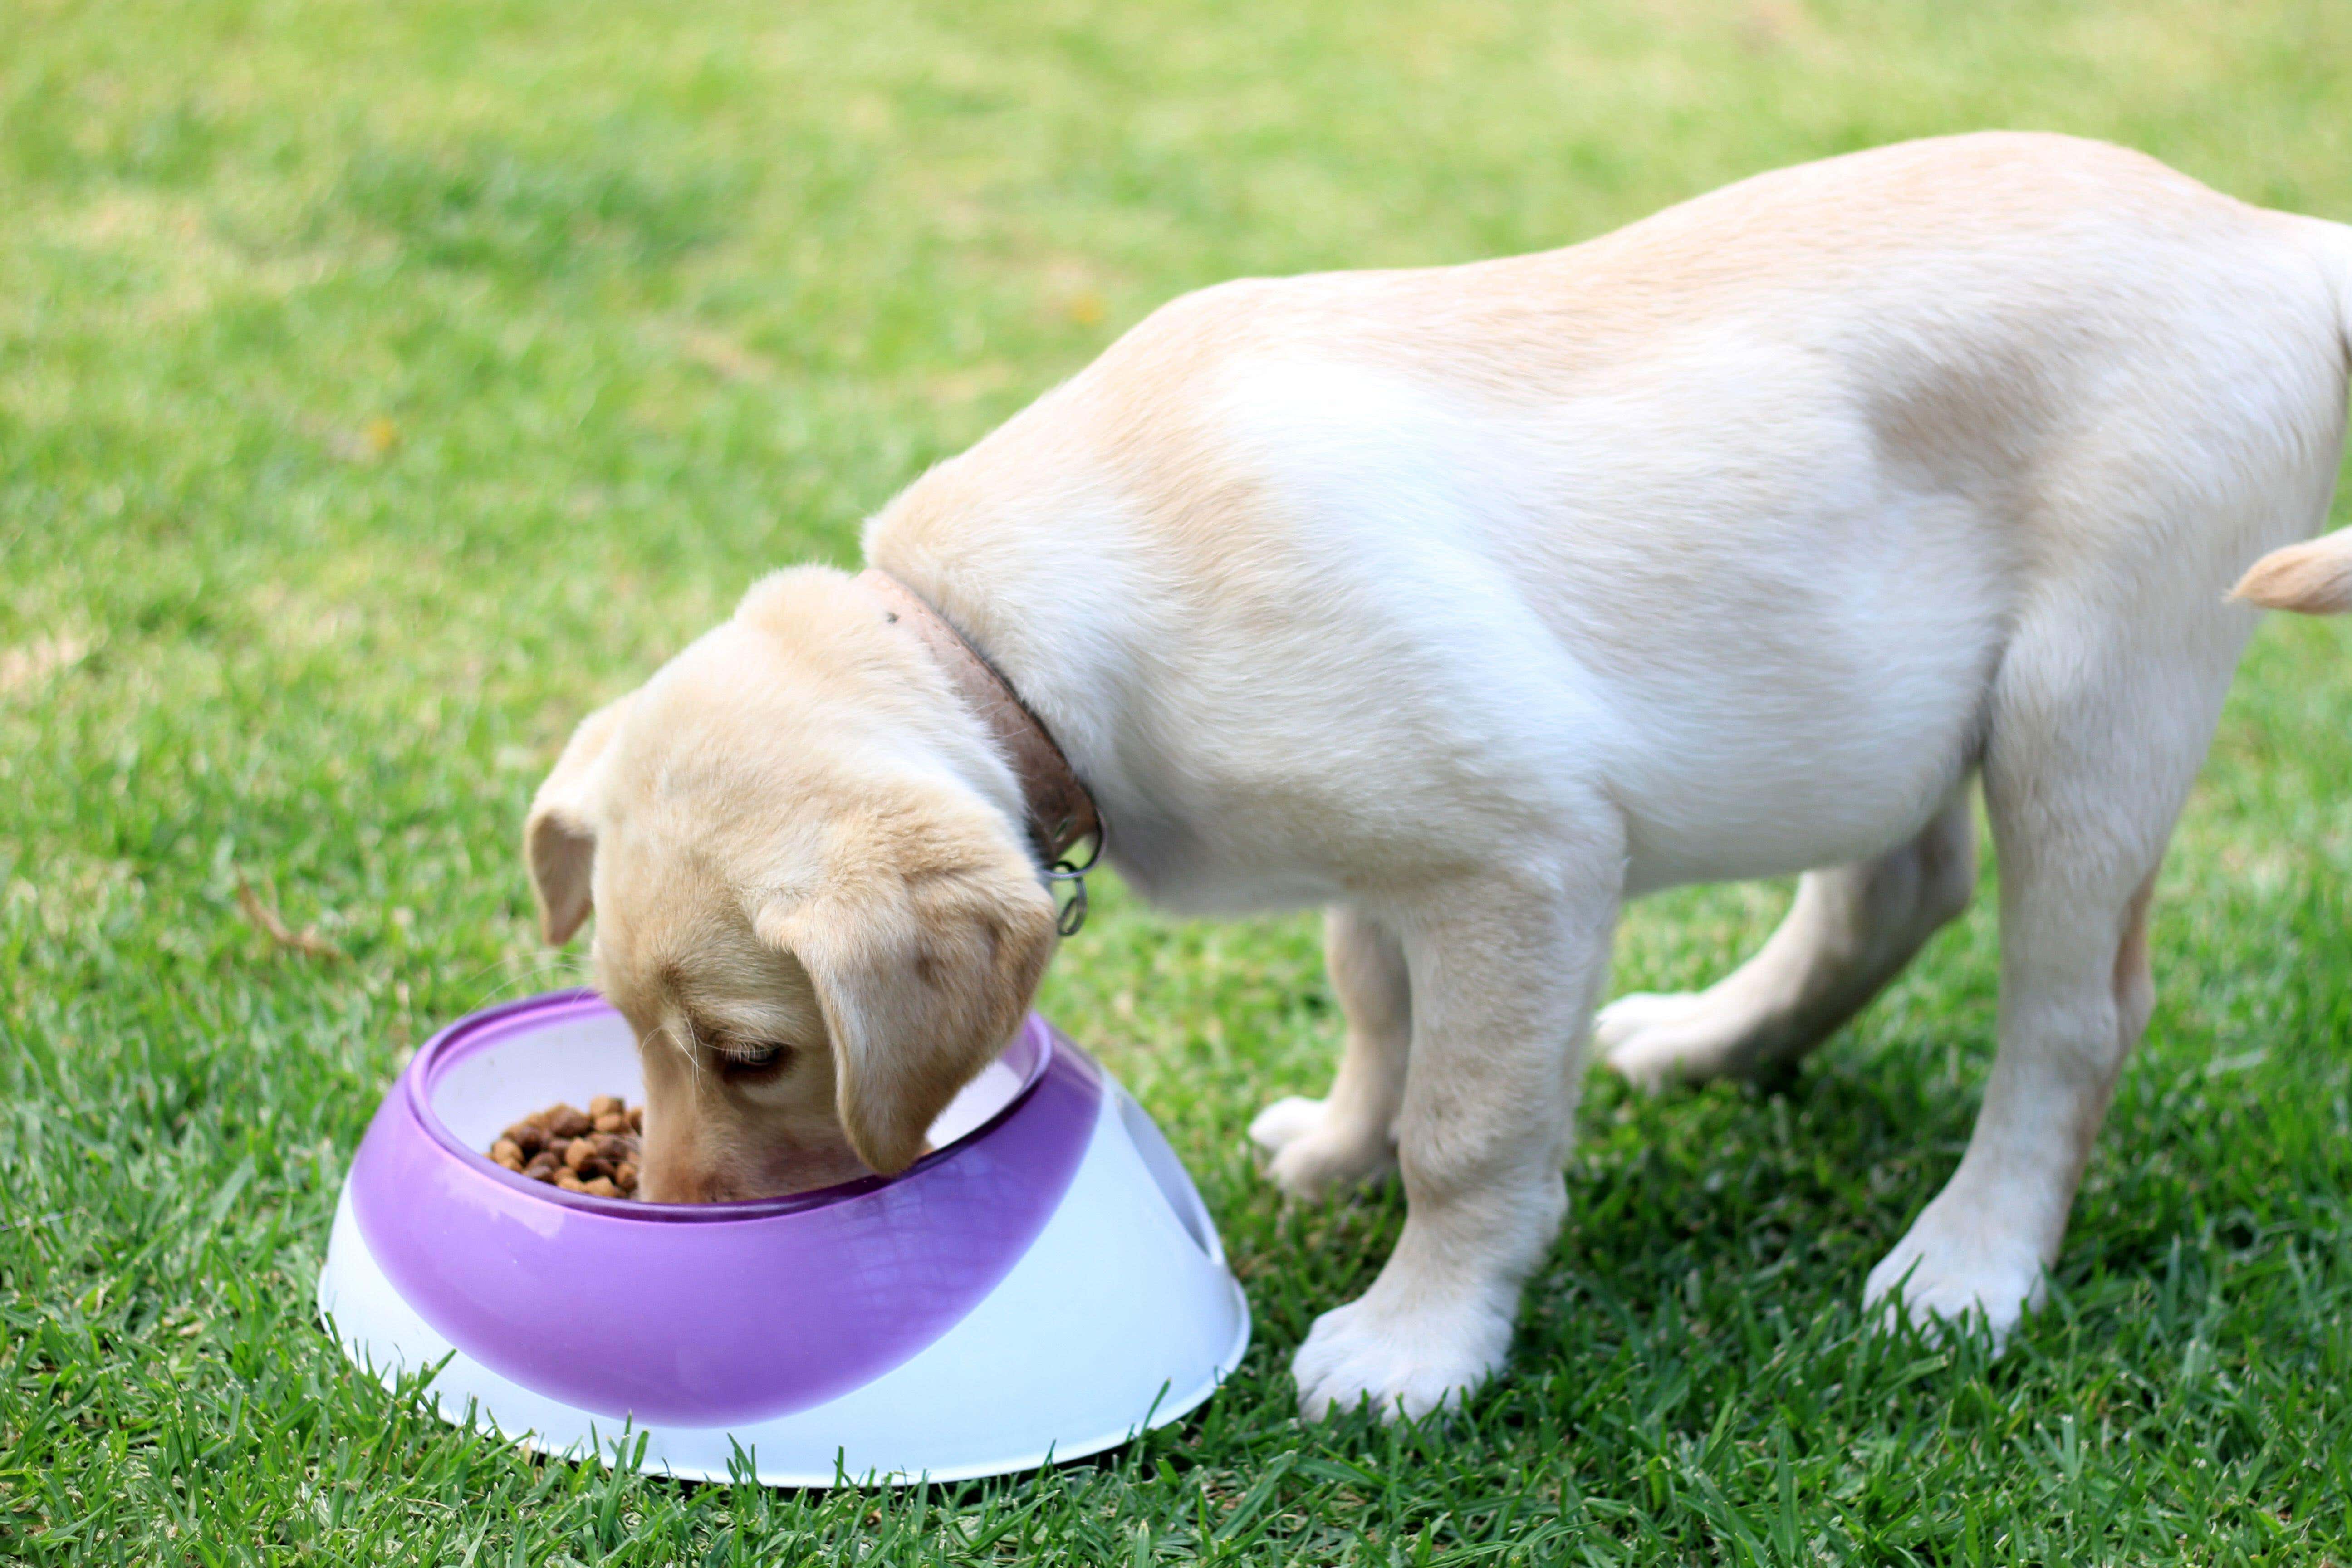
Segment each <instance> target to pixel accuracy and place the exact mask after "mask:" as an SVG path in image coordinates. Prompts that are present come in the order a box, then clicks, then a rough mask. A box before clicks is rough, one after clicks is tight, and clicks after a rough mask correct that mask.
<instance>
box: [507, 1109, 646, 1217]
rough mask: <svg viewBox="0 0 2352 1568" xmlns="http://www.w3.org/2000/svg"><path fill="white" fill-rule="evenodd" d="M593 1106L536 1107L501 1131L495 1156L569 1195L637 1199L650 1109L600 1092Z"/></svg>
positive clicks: (510, 1167) (536, 1179)
mask: <svg viewBox="0 0 2352 1568" xmlns="http://www.w3.org/2000/svg"><path fill="white" fill-rule="evenodd" d="M588 1105H589V1109H588V1110H585V1111H583V1110H579V1109H578V1108H577V1107H574V1106H572V1105H568V1104H563V1103H558V1104H554V1105H551V1106H549V1107H547V1108H546V1109H545V1110H534V1111H532V1112H531V1113H530V1115H529V1116H526V1117H523V1118H522V1119H521V1120H520V1121H517V1122H516V1123H515V1124H514V1125H513V1126H511V1127H509V1128H508V1129H507V1130H506V1131H504V1132H501V1133H499V1136H498V1139H497V1141H496V1142H493V1143H492V1144H491V1145H490V1158H491V1159H492V1160H493V1161H495V1162H497V1163H499V1164H500V1165H502V1166H504V1167H505V1168H506V1169H508V1170H509V1171H520V1173H522V1174H523V1175H526V1176H528V1177H530V1179H531V1180H532V1181H535V1182H546V1183H549V1184H551V1185H554V1186H558V1187H561V1188H562V1189H563V1190H564V1191H565V1192H568V1193H594V1194H597V1195H598V1196H600V1197H635V1196H636V1192H637V1184H638V1179H639V1178H638V1172H637V1161H638V1157H639V1154H638V1152H639V1149H640V1148H641V1146H642V1142H643V1140H642V1138H641V1136H640V1134H642V1132H643V1131H644V1130H645V1125H646V1111H645V1107H643V1106H641V1105H639V1106H632V1105H630V1104H629V1103H628V1102H627V1101H626V1100H623V1099H622V1098H621V1097H620V1096H619V1095H617V1094H600V1095H597V1096H596V1097H595V1098H594V1099H593V1100H590V1101H589V1102H588Z"/></svg>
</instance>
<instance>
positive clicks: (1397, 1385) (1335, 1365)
mask: <svg viewBox="0 0 2352 1568" xmlns="http://www.w3.org/2000/svg"><path fill="white" fill-rule="evenodd" d="M1510 1346H1511V1321H1510V1319H1509V1318H1508V1317H1507V1315H1505V1314H1502V1313H1499V1312H1495V1311H1491V1310H1487V1309H1486V1308H1484V1307H1477V1306H1469V1307H1463V1306H1456V1307H1453V1308H1449V1309H1432V1308H1423V1310H1419V1311H1415V1312H1398V1311H1394V1310H1389V1311H1383V1310H1381V1309H1380V1308H1379V1307H1378V1306H1376V1305H1374V1304H1373V1302H1372V1301H1371V1300H1370V1298H1367V1299H1365V1300H1360V1301H1350V1302H1349V1303H1348V1304H1347V1305H1346V1306H1344V1307H1335V1308H1333V1309H1332V1310H1330V1311H1328V1312H1326V1313H1324V1314H1323V1315H1322V1316H1321V1317H1319V1318H1318V1319H1316V1320H1315V1327H1314V1328H1313V1329H1312V1330H1310V1331H1308V1332H1307V1342H1306V1343H1305V1344H1303V1345H1300V1346H1299V1347H1298V1353H1297V1355H1295V1356H1293V1357H1292V1358H1291V1362H1290V1373H1291V1375H1292V1376H1293V1377H1294V1378H1296V1379H1297V1382H1298V1409H1299V1414H1300V1415H1304V1416H1306V1417H1307V1419H1308V1420H1310V1421H1319V1420H1321V1419H1322V1418H1323V1417H1324V1416H1326V1415H1329V1414H1331V1413H1332V1412H1333V1411H1335V1410H1336V1411H1349V1410H1353V1409H1355V1408H1356V1407H1357V1406H1358V1405H1361V1404H1363V1403H1364V1402H1366V1401H1367V1400H1369V1401H1370V1403H1371V1406H1372V1408H1373V1409H1374V1410H1375V1411H1377V1412H1378V1413H1379V1414H1380V1415H1381V1419H1382V1420H1388V1421H1392V1420H1394V1419H1396V1418H1397V1416H1399V1415H1405V1416H1410V1417H1413V1418H1416V1419H1417V1418H1419V1417H1421V1416H1423V1415H1428V1414H1429V1413H1430V1412H1431V1411H1433V1410H1436V1409H1440V1408H1442V1407H1444V1406H1448V1405H1459V1404H1461V1402H1462V1401H1463V1400H1464V1399H1465V1398H1466V1397H1467V1396H1468V1395H1469V1394H1470V1393H1471V1392H1472V1391H1473V1390H1475V1389H1476V1388H1477V1387H1478V1385H1479V1384H1483V1383H1485V1382H1486V1380H1487V1379H1488V1378H1490V1377H1492V1376H1494V1375H1495V1373H1496V1372H1498V1371H1500V1370H1501V1369H1502V1365H1503V1358H1504V1356H1505V1354H1506V1353H1507V1352H1508V1351H1509V1350H1510Z"/></svg>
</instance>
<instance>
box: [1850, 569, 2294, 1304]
mask: <svg viewBox="0 0 2352 1568" xmlns="http://www.w3.org/2000/svg"><path fill="white" fill-rule="evenodd" d="M2213 575H2214V576H2217V577H2218V576H2219V575H2221V574H2219V573H2216V574H2213ZM2070 586H2071V584H2070ZM2084 596H2085V597H2087V595H2084ZM2148 597H2149V598H2155V599H2157V602H2155V603H2153V604H2150V603H2147V602H2146V601H2143V602H2141V603H2137V604H2133V603H2129V602H2126V604H2125V605H2120V606H2118V605H2112V604H2111V605H2096V606H2095V607H2094V610H2093V613H2092V614H2090V615H2087V616H2086V615H2085V614H2084V607H2083V605H2081V603H2080V601H2079V599H2077V600H2060V599H2058V597H2057V596H2056V595H2053V603H2051V604H2050V605H2046V606H2044V608H2043V611H2042V616H2041V617H2040V619H2041V620H2042V623H2043V624H2041V625H2036V624H2034V620H2033V618H2029V620H2028V622H2027V624H2026V625H2025V626H2023V627H2022V628H2021V631H2020V633H2019V635H2018V636H2017V637H2016V638H2015V639H2014V640H2013V641H2012V643H2011V647H2010V649H2009V651H2008V653H2007V654H2006V655H2005V657H2004V658H2003V661H2002V667H2001V674H2000V679H1999V680H1998V681H1997V683H1996V686H1995V690H1994V694H1993V704H1992V712H1991V725H1990V731H1989V737H1988V742H1987V748H1986V755H1985V763H1984V788H1985V806H1986V811H1987V814H1988V816H1990V819H1991V822H1992V832H1993V842H1994V845H1995V847H1997V848H1998V850H1999V851H2000V1013H1999V1029H2000V1047H1999V1049H1998V1050H1997V1051H1996V1053H1995V1055H1994V1058H1993V1065H1992V1073H1991V1076H1990V1079H1988V1080H1987V1082H1986V1084H1985V1091H1984V1106H1983V1109H1982V1110H1980V1111H1979V1114H1978V1117H1977V1124H1976V1129H1975V1131H1974V1132H1973V1133H1972V1134H1971V1135H1970V1137H1969V1146H1968V1152H1966V1153H1965V1154H1964V1155H1963V1156H1962V1157H1961V1160H1960V1164H1959V1169H1958V1171H1956V1172H1955V1173H1953V1175H1952V1178H1951V1180H1950V1182H1949V1183H1948V1184H1946V1185H1945V1187H1944V1189H1943V1191H1942V1192H1940V1193H1938V1194H1936V1196H1935V1198H1934V1199H1933V1200H1932V1201H1930V1202H1929V1203H1928V1205H1927V1207H1926V1208H1925V1209H1923V1210H1922V1211H1921V1212H1920V1214H1919V1215H1918V1217H1917V1218H1916V1219H1915V1220H1914V1221H1913V1222H1912V1224H1911V1226H1910V1229H1909V1230H1908V1231H1907V1232H1906V1234H1905V1235H1904V1237H1903V1238H1902V1240H1900V1241H1899V1242H1897V1243H1896V1244H1895V1247H1894V1249H1893V1250H1892V1251H1891V1252H1889V1253H1888V1254H1887V1256H1886V1257H1885V1259H1884V1260H1882V1261H1881V1262H1880V1263H1879V1265H1878V1266H1877V1267H1876V1268H1873V1269H1872V1270H1871V1271H1870V1279H1869V1281H1868V1284H1867V1285H1866V1287H1865V1299H1866V1300H1869V1301H1870V1302H1872V1303H1874V1304H1875V1303H1880V1302H1883V1301H1885V1300H1886V1299H1887V1298H1888V1297H1889V1295H1890V1294H1891V1293H1893V1292H1895V1291H1897V1290H1899V1291H1900V1292H1901V1296H1902V1300H1903V1304H1904V1308H1905V1310H1906V1312H1907V1314H1908V1315H1909V1316H1910V1317H1911V1319H1912V1320H1913V1321H1915V1322H1917V1323H1919V1324H1921V1325H1922V1326H1927V1325H1929V1324H1932V1323H1933V1322H1934V1321H1936V1320H1938V1319H1958V1318H1962V1317H1975V1316H1978V1315H1979V1314H1980V1315H1981V1317H1982V1319H1983V1320H1984V1321H1985V1322H1986V1323H1987V1324H1988V1325H1989V1327H1990V1329H1991V1331H1992V1332H1993V1334H1994V1335H1995V1336H1996V1337H1997V1338H2000V1337H2005V1336H2006V1335H2007V1334H2008V1333H2009V1331H2011V1329H2012V1328H2014V1327H2015V1326H2016V1324H2017V1322H2018V1321H2019V1320H2020V1319H2021V1317H2022V1316H2023V1315H2024V1314H2025V1313H2026V1312H2028V1311H2030V1310H2032V1309H2033V1308H2034V1307H2035V1306H2036V1305H2037V1304H2038V1303H2039V1302H2040V1301H2041V1300H2042V1297H2043V1294H2044V1293H2045V1290H2046V1289H2047V1287H2046V1283H2045V1279H2044V1271H2045V1270H2046V1269H2047V1268H2049V1267H2050V1266H2051V1265H2052V1264H2053V1263H2054V1262H2055V1261H2056V1260H2057V1258H2058V1249H2059V1246H2060V1243H2061V1242H2062V1241H2063V1239H2064V1237H2065V1234H2066V1222H2067V1215H2068V1213H2069V1211H2070V1210H2071V1209H2072V1208H2073V1206H2074V1191H2075V1188H2076V1186H2077V1185H2078V1184H2080V1182H2081V1181H2082V1176H2083V1170H2084V1164H2085V1163H2086V1162H2087V1161H2088V1160H2089V1158H2090V1153H2091V1145H2092V1142H2093V1140H2094V1139H2095V1137H2096V1136H2097V1134H2098V1130H2099V1123H2100V1121H2102V1120H2103V1119H2104V1118H2105V1115H2106V1110H2107V1102H2108V1100H2109V1099H2110V1097H2111V1096H2112V1095H2113V1094H2114V1092H2115V1087H2116V1078H2117V1076H2118V1074H2119V1073H2120V1072H2121V1070H2122V1068H2123V1064H2124V1059H2125V1058H2126V1056H2127V1055H2128V1054H2129V1053H2130V1051H2131V1048H2132V1047H2133V1046H2134V1045H2135V1044H2137V1042H2138V1039H2139V1037H2140V1034H2141V1032H2142V1030H2143V1029H2144V1028H2145V1027H2146V1026H2147V1019H2148V1013H2149V1010H2150V1008H2151V1006H2152V1005H2153V1002H2154V990H2153V986H2152V984H2151V982H2150V978H2149V972H2148V955H2147V914H2148V904H2149V900H2150V898H2151V896H2152V894H2153V891H2154V888H2155V881H2156V871H2157V866H2158V862H2159V861H2160V860H2161V859H2162V858H2163V855H2164V848H2165V845H2166V842H2167V840H2168V839H2169V838H2170V837H2171V834H2172V825H2173V821H2174V818H2175V817H2176V816H2178V815H2179V810H2180V806H2181V804H2182V803H2183V802H2184V801H2185V800H2186V799H2187V798H2188V795H2189V785H2190V784H2191V783H2192V782H2193V780H2194V779H2195V777H2196V773H2197V769H2198V765H2199V763H2200V762H2201V761H2202V759H2203V757H2204V753H2205V748H2206V745H2207V742H2208V741H2209V740H2210V737H2211V734H2212V730H2213V724H2214V721H2215V720H2216V719H2217V718H2218V717H2219V715H2220V712H2221V699H2222V695H2223V693H2224V691H2225V690H2226V689H2227V686H2228V682H2229V677H2230V671H2231V667H2232V666H2233V665H2234V664H2235V662H2236V658H2237V652H2238V646H2239V644H2240V643H2241V642H2242V639H2243V636H2244V633H2245V631H2246V630H2247V628H2248V626H2249V625H2250V624H2251V617H2248V616H2243V615H2242V613H2240V612H2237V611H2235V610H2233V609H2228V608H2225V607H2224V606H2222V605H2221V604H2220V603H2219V602H2218V600H2216V599H2215V598H2212V597H2210V596H2207V595H2198V596H2196V597H2194V598H2189V599H2188V600H2187V602H2185V603H2184V602H2182V601H2181V600H2180V599H2174V600H2173V601H2172V602H2170V603H2164V602H2162V600H2161V599H2160V598H2158V596H2157V595H2148Z"/></svg>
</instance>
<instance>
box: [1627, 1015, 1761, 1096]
mask: <svg viewBox="0 0 2352 1568" xmlns="http://www.w3.org/2000/svg"><path fill="white" fill-rule="evenodd" d="M1592 1035H1593V1041H1594V1043H1595V1044H1596V1045H1598V1046H1599V1047H1601V1050H1602V1051H1603V1052H1604V1053H1605V1056H1606V1059H1607V1061H1608V1063H1609V1066H1610V1068H1612V1070H1613V1071H1615V1072H1616V1073H1617V1074H1618V1076H1620V1077H1622V1079H1625V1081H1626V1082H1627V1083H1630V1084H1632V1085H1633V1087H1634V1088H1636V1089H1641V1090H1643V1092H1644V1093H1648V1094H1655V1093H1657V1092H1659V1091H1660V1090H1661V1089H1665V1088H1667V1087H1668V1086H1670V1085H1673V1084H1678V1083H1694V1084H1695V1083H1705V1082H1706V1081H1708V1080H1709V1079H1718V1078H1743V1079H1753V1078H1759V1077H1762V1076H1764V1075H1766V1074H1768V1073H1769V1072H1770V1071H1771V1069H1772V1068H1774V1067H1775V1066H1776V1065H1778V1064H1780V1063H1783V1062H1786V1061H1788V1060H1790V1058H1791V1052H1790V1046H1791V1044H1792V1042H1791V1041H1790V1039H1789V1038H1788V1037H1786V1034H1785V1030H1784V1028H1783V1026H1782V1025H1781V1023H1780V1020H1777V1019H1775V1018H1773V1017H1771V1016H1767V1015H1763V1014H1759V1012H1758V1011H1757V1010H1756V1009H1755V1008H1754V1007H1753V1006H1752V1005H1743V1004H1742V1003H1739V1002H1738V1001H1733V1000H1727V999H1725V998H1723V997H1720V996H1717V995H1715V994H1711V993H1707V992H1699V991H1689V992H1681V993H1677V994H1671V995H1654V994H1650V993H1647V992H1637V993H1635V994H1633V995H1630V996H1621V997H1619V998H1618V999H1617V1000H1616V1001H1614V1002H1612V1003H1611V1004H1610V1005H1608V1006H1606V1007H1604V1008H1602V1009H1601V1014H1600V1016H1598V1017H1597V1018H1595V1019H1594V1020H1593V1026H1592Z"/></svg>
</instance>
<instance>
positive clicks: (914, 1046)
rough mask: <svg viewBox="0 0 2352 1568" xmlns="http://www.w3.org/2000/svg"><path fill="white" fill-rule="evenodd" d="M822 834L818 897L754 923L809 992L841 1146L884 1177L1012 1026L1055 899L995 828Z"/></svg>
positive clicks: (1048, 940)
mask: <svg viewBox="0 0 2352 1568" xmlns="http://www.w3.org/2000/svg"><path fill="white" fill-rule="evenodd" d="M835 828H836V831H837V832H838V833H839V837H838V838H837V840H836V844H835V854H834V857H833V862H832V865H831V866H830V867H829V868H828V875H827V877H826V879H825V883H824V887H823V888H822V889H821V890H820V891H819V892H818V893H817V894H816V896H814V897H813V898H810V899H806V900H802V901H801V902H799V903H798V904H796V905H795V906H793V908H792V909H791V910H788V911H783V912H775V911H772V910H771V911H762V912H761V914H759V915H757V916H755V917H754V921H753V926H754V929H755V930H756V931H758V932H759V934H760V935H761V938H762V939H763V940H765V941H767V942H770V943H772V944H773V945H775V946H778V947H782V948H785V949H787V950H789V951H790V952H792V953H793V956H794V957H795V958H797V959H798V960H799V962H800V964H801V967H802V968H803V969H804V970H806V971H807V972H808V976H809V979H810V981H811V982H812V984H814V986H815V989H816V998H817V1005H818V1007H819V1008H820V1009H821V1010H822V1011H823V1013H824V1024H825V1030H826V1032H827V1033H828V1034H830V1035H831V1036H832V1037H833V1049H834V1081H835V1100H836V1103H837V1106H838V1109H839V1111H840V1115H841V1126H842V1131H844V1132H845V1133H846V1134H847V1135H848V1138H849V1143H850V1147H851V1148H853V1149H855V1150H856V1152H857V1157H858V1158H859V1159H861V1160H863V1161H865V1162H866V1164H867V1165H869V1166H871V1167H872V1168H873V1169H875V1170H877V1171H879V1172H881V1173H883V1174H885V1175H896V1174H897V1173H898V1172H900V1171H903V1170H905V1169H906V1168H907V1167H908V1165H911V1164H913V1163H915V1161H916V1160H917V1159H918V1158H919V1157H920V1156H921V1154H922V1153H923V1150H924V1138H925V1134H927V1133H928V1132H929V1130H930V1125H931V1123H932V1122H933V1121H936V1120H937V1119H938V1117H939V1114H940V1112H941V1111H942V1110H946V1109H947V1107H948V1102H949V1101H950V1100H953V1099H954V1098H955V1097H956V1094H957V1091H959V1090H960V1089H962V1088H963V1086H964V1085H965V1084H967V1083H969V1082H971V1079H972V1078H973V1077H974V1076H975V1075H976V1074H978V1073H979V1071H980V1069H981V1068H984V1067H986V1066H987V1065H988V1063H989V1061H990V1060H991V1058H993V1057H994V1056H995V1055H996V1053H997V1051H998V1050H1000V1049H1001V1048H1002V1047H1003V1045H1004V1043H1005V1042H1006V1041H1007V1040H1009V1039H1011V1038H1012V1037H1013V1030H1014V1029H1016V1028H1017V1027H1019V1026H1020V1023H1021V1020H1022V1018H1023V1016H1025V1015H1026V1014H1027V1012H1028V1010H1029V1002H1030V998H1031V997H1032V996H1034V994H1035V993H1036V990H1037V981H1038V978H1039V976H1041V975H1042V974H1043V973H1045V961H1046V959H1048V958H1050V957H1051V956H1052V955H1053V952H1054V900H1053V897H1052V895H1051V894H1049V893H1047V892H1046V890H1045V888H1044V886H1043V885H1042V884H1041V883H1040V882H1039V881H1038V879H1037V873H1036V871H1035V869H1034V868H1033V867H1031V865H1030V864H1029V861H1028V858H1027V857H1026V856H1024V855H1023V854H1022V853H1021V851H1020V850H1019V849H1018V848H1017V847H1014V845H1013V843H1011V842H1010V841H1009V840H1008V839H1007V837H1005V835H1004V834H1003V831H1002V829H997V830H995V831H990V830H988V829H985V828H982V829H978V830H975V831H973V832H971V833H970V834H968V835H966V834H959V833H957V832H955V831H954V830H953V829H952V828H949V827H946V826H943V825H941V824H940V823H938V822H935V821H934V822H926V823H921V824H919V825H909V824H908V823H907V822H906V821H905V820H904V819H899V820H897V821H888V820H880V819H877V818H873V817H866V818H864V819H863V820H859V821H856V822H851V823H836V824H835Z"/></svg>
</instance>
